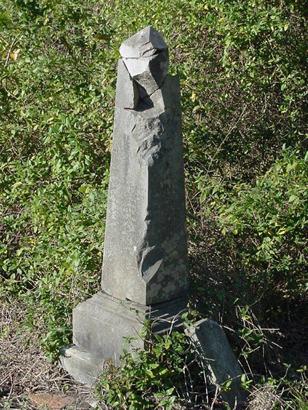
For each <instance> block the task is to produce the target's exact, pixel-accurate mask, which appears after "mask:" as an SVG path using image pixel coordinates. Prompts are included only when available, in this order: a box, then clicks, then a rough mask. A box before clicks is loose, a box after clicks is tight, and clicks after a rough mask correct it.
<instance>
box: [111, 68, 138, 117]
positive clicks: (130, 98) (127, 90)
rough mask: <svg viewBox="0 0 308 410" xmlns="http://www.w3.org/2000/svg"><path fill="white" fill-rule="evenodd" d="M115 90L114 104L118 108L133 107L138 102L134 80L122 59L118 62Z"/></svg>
mask: <svg viewBox="0 0 308 410" xmlns="http://www.w3.org/2000/svg"><path fill="white" fill-rule="evenodd" d="M117 90H119V91H118V92H117V94H116V101H115V105H116V107H119V108H128V109H132V110H133V109H135V108H136V107H137V105H138V102H139V91H138V86H137V84H136V82H135V81H134V80H133V79H132V78H131V76H130V74H129V72H128V71H127V68H126V67H125V64H124V63H123V61H122V60H119V62H118V74H117Z"/></svg>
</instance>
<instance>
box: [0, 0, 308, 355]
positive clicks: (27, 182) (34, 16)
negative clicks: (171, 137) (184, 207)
mask: <svg viewBox="0 0 308 410" xmlns="http://www.w3.org/2000/svg"><path fill="white" fill-rule="evenodd" d="M304 5H305V3H304V2H303V1H301V0H294V1H289V0H283V1H280V0H279V1H278V0H270V1H268V0H248V1H246V2H242V1H239V0H232V1H228V2H226V1H223V0H207V1H206V2H204V0H191V1H186V0H175V1H172V2H168V1H166V0H159V1H156V0H155V1H154V0H149V1H148V2H147V4H146V5H145V4H144V2H141V1H139V0H132V1H130V2H127V1H124V0H118V1H105V0H104V1H103V0H85V1H82V2H81V1H80V2H76V1H73V0H59V1H55V2H50V1H48V0H13V1H11V0H4V1H2V3H1V5H0V27H1V33H0V58H1V64H0V116H1V121H0V147H1V148H0V216H1V221H0V238H1V240H0V275H1V276H0V292H1V295H2V296H3V297H9V295H13V297H18V298H23V299H24V300H25V302H26V303H27V304H28V306H29V311H28V313H29V320H28V322H29V323H30V324H31V323H32V325H33V326H40V328H41V332H42V335H43V343H44V346H45V348H46V350H47V351H49V352H50V355H51V356H52V357H54V356H55V354H56V352H57V349H58V346H59V345H61V343H64V341H65V339H66V338H67V336H68V334H69V330H68V329H69V317H70V313H71V308H72V306H73V305H74V304H76V303H77V302H78V301H79V300H80V299H82V298H84V297H86V295H88V294H91V293H94V292H95V290H96V289H97V287H98V284H99V271H100V265H101V256H102V254H101V249H102V239H103V230H104V215H105V204H106V187H107V180H108V172H107V170H108V167H109V157H110V136H111V132H112V118H113V98H114V90H115V73H116V60H117V58H118V56H119V55H118V48H119V45H120V43H121V41H123V39H125V38H127V37H128V36H129V35H131V34H132V33H134V32H136V31H137V30H139V29H141V28H142V27H144V26H146V25H148V24H152V25H154V26H155V27H156V28H157V29H158V30H160V31H161V32H162V33H163V34H164V36H165V37H166V40H167V42H168V44H169V45H170V54H171V71H172V72H173V73H175V72H176V71H177V72H178V74H179V76H180V79H181V85H182V106H183V133H184V140H185V161H186V175H187V192H188V195H187V196H188V201H187V204H188V215H189V232H190V238H191V255H192V257H193V258H194V257H196V253H195V252H194V249H196V248H198V252H199V256H200V252H201V250H204V255H205V259H206V261H207V263H206V264H200V269H201V270H202V275H201V276H202V281H203V282H205V280H206V278H205V275H204V272H209V273H211V270H216V271H217V270H220V271H222V270H223V269H224V267H225V266H227V268H226V272H227V273H228V269H229V268H228V267H229V266H231V265H232V269H233V273H232V275H233V278H234V277H237V278H240V280H241V281H242V279H243V280H246V278H245V275H246V273H247V275H248V279H249V281H251V279H253V282H254V283H255V286H256V287H257V282H258V280H262V281H263V279H264V278H265V277H269V278H270V279H271V280H272V279H273V278H274V277H275V278H277V281H276V279H275V281H276V282H275V288H276V289H277V288H278V287H281V289H282V288H283V292H284V294H292V295H295V294H298V293H299V292H300V289H301V288H302V287H303V281H302V279H301V278H300V277H301V276H300V274H299V273H298V272H299V271H300V270H301V267H302V264H303V263H302V260H299V256H300V254H302V246H303V245H302V236H301V234H300V233H299V226H300V224H301V223H302V222H303V221H302V213H301V212H302V206H303V205H302V202H301V201H302V200H301V199H300V204H297V202H296V201H294V202H293V203H292V201H291V204H290V205H291V208H290V210H286V211H283V215H285V216H282V218H293V219H294V224H293V222H292V224H293V225H292V226H295V225H296V224H297V222H296V220H295V219H296V218H297V216H296V212H297V211H296V209H297V210H299V212H300V215H299V216H298V218H299V220H300V221H301V222H298V225H296V228H294V229H293V228H292V229H291V231H288V233H286V234H284V235H282V237H283V238H285V239H281V238H280V234H278V230H277V229H276V228H274V227H271V228H270V229H269V230H268V237H269V240H267V239H265V238H267V236H266V234H265V232H264V231H262V234H261V235H262V239H260V238H259V237H258V238H257V236H258V233H259V231H260V229H263V228H261V223H257V226H256V227H255V226H252V225H253V224H254V221H253V219H252V218H253V217H251V215H250V214H249V213H248V214H247V215H246V214H245V209H246V208H245V206H246V205H245V203H246V202H247V201H250V199H249V198H250V196H252V197H253V198H254V199H252V201H254V204H255V205H251V206H256V203H257V197H261V196H262V195H263V194H262V192H261V191H262V190H264V189H267V188H266V187H265V185H266V182H262V183H261V182H259V184H261V185H259V187H258V188H254V189H253V190H252V191H251V192H250V193H249V191H250V188H249V187H250V186H251V187H253V186H254V181H255V179H256V178H257V177H260V178H261V179H260V181H263V179H262V175H264V174H265V173H266V172H267V171H268V170H269V169H270V168H271V167H272V165H273V163H274V162H275V161H276V159H277V158H279V157H280V155H281V149H282V146H283V144H286V146H288V147H289V146H290V147H295V146H301V144H302V138H303V129H304V94H305V87H304V64H305V46H306V40H305V34H304V33H305V18H304ZM274 169H276V168H275V166H274V168H273V170H274ZM269 172H270V173H269V174H266V176H265V177H264V178H265V180H264V181H269V178H278V179H279V178H280V177H278V176H277V177H275V176H274V174H275V173H276V174H277V175H278V174H279V173H278V171H277V170H276V171H269ZM271 172H272V173H271ZM294 172H297V171H294ZM276 174H275V175H276ZM291 174H292V173H291ZM291 174H290V175H289V176H285V177H283V178H282V179H281V178H280V182H277V183H276V185H274V187H273V188H271V190H270V191H269V193H268V195H267V196H266V198H267V201H269V205H268V206H269V207H273V206H274V207H275V206H276V202H277V199H275V198H272V197H270V195H272V194H273V195H278V194H277V192H278V191H279V189H283V190H284V188H285V187H284V186H283V184H284V183H285V182H287V181H289V180H290V178H291V180H292V181H293V180H294V179H292V178H293V177H292V175H293V174H292V175H291ZM294 178H295V179H296V178H297V177H294ZM274 184H275V183H274ZM279 184H280V185H279ZM300 186H301V187H302V182H300ZM239 188H240V189H243V190H244V191H243V197H241V199H240V198H239V197H238V194H237V192H238V189H239ZM300 189H302V188H300ZM289 193H291V190H289ZM293 195H295V196H296V197H298V198H301V195H302V194H301V193H299V194H297V193H295V192H293ZM204 198H207V199H206V201H204ZM283 198H285V201H286V200H287V199H286V198H287V194H283ZM233 201H234V204H236V203H237V204H238V206H239V209H241V212H242V213H241V214H240V210H238V213H237V211H236V212H235V211H230V209H232V203H233ZM239 201H240V202H239ZM245 201H246V202H245ZM282 201H284V199H282ZM278 202H279V201H278ZM221 203H222V204H226V205H225V208H223V206H224V205H223V206H222V207H221ZM264 206H265V205H264ZM279 206H280V205H279ZM288 206H289V205H288ZM235 207H236V205H234V206H233V209H234V208H235ZM216 208H217V209H220V208H221V212H220V211H219V212H220V213H219V212H218V213H219V215H218V216H217V212H216ZM228 209H229V211H228ZM249 209H250V210H251V209H252V208H251V207H250V208H249V207H248V210H249ZM249 212H251V211H249ZM258 212H259V211H258ZM263 212H265V208H263V210H260V212H259V216H260V218H261V216H262V217H263ZM292 212H293V213H292ZM231 214H233V217H232V218H233V219H232V218H231ZM228 215H229V216H228ZM266 220H269V219H266ZM284 220H285V219H284ZM274 223H275V222H273V224H274ZM238 224H239V225H241V224H242V225H245V228H244V227H242V228H241V229H240V230H239V234H237V235H235V234H234V227H235V225H238ZM278 224H281V225H280V228H283V227H285V226H286V227H287V228H288V227H290V226H291V222H290V224H289V223H288V222H286V224H285V222H281V223H280V220H279V221H278ZM248 226H249V228H248ZM223 230H224V231H226V233H227V234H226V235H225V237H223V235H222V231H223ZM227 231H228V232H227ZM229 231H230V232H229ZM251 232H252V235H254V237H255V238H257V239H256V240H257V242H256V244H254V243H252V241H249V238H247V235H250V233H251ZM245 235H246V239H247V241H246V242H245ZM272 235H274V236H273V237H272ZM290 237H291V242H292V244H290V246H291V247H292V249H291V248H290V246H289V244H287V241H288V240H289V238H290ZM204 238H208V240H207V241H205V240H204ZM277 238H279V240H277ZM287 238H288V239H287ZM230 241H231V242H232V247H231V250H232V252H231V253H230V252H229V244H230ZM266 241H268V243H269V246H270V251H267V250H266V246H267V245H268V244H267V242H266ZM204 242H206V245H203V243H204ZM244 242H245V246H246V245H247V246H248V245H249V249H248V248H247V250H245V252H242V250H241V246H243V245H242V244H243V243H244ZM237 246H239V247H240V249H239V250H237V248H236V247H237ZM262 247H263V248H262ZM286 247H287V248H288V252H289V250H290V251H291V253H292V255H291V261H289V260H288V256H284V258H283V260H281V261H279V263H278V259H279V258H280V256H281V254H282V252H284V249H286ZM261 248H262V249H261ZM213 249H214V251H213ZM226 249H227V251H226ZM272 251H273V252H274V256H273V255H272V256H273V257H272V261H273V260H274V261H275V263H274V265H275V266H272V264H271V263H269V260H266V257H267V256H266V252H267V254H268V253H270V252H272ZM256 252H259V253H258V255H257V256H256ZM238 254H240V260H241V261H243V262H245V264H246V265H245V266H250V267H251V266H254V264H255V263H256V266H257V268H256V269H255V270H254V269H252V270H249V269H250V268H249V269H246V268H245V269H246V270H241V269H240V267H239V266H238ZM250 257H252V259H251V260H249V261H248V258H250ZM209 265H210V267H209ZM261 265H262V266H263V268H264V269H263V268H262V270H261ZM268 268H269V269H270V270H269V271H268V272H267V273H266V274H265V273H264V272H265V270H267V269H268ZM290 270H293V271H294V272H296V274H295V275H294V280H291V279H290V280H289V277H288V273H287V272H289V271H290ZM243 272H244V273H243ZM227 273H226V276H227ZM295 276H296V279H295ZM285 278H287V282H285ZM273 280H274V279H273ZM262 283H263V282H262ZM300 283H301V285H300ZM289 285H290V286H291V287H292V289H290V290H289V289H288V286H289ZM215 292H216V293H218V292H217V291H216V290H215ZM235 292H236V296H240V297H242V296H243V297H244V292H243V291H242V289H239V290H236V291H235ZM205 299H206V294H205V293H203V295H202V297H201V300H203V301H204V300H205ZM42 318H46V323H43V321H42ZM47 318H49V319H47Z"/></svg>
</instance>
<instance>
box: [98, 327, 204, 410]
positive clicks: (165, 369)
mask: <svg viewBox="0 0 308 410" xmlns="http://www.w3.org/2000/svg"><path fill="white" fill-rule="evenodd" d="M145 330H146V332H147V337H146V348H145V350H141V349H138V348H135V349H133V352H130V353H129V352H128V351H126V352H125V353H124V354H123V356H122V361H121V367H120V368H116V367H114V366H113V365H112V364H109V366H108V367H107V369H106V370H105V371H104V373H103V374H102V376H101V378H100V381H99V383H98V384H97V392H98V397H99V398H100V400H102V402H103V403H105V404H107V405H109V406H110V407H111V408H117V409H153V408H163V409H173V408H174V406H175V405H180V404H182V405H185V403H186V404H187V403H190V401H191V400H197V397H198V389H200V387H203V385H204V383H205V378H204V379H202V377H203V373H204V369H203V367H202V363H201V362H200V361H198V358H197V355H196V353H195V351H194V348H193V347H192V344H191V341H190V340H189V338H188V337H186V336H185V335H184V334H183V333H181V332H179V331H176V330H174V331H173V332H172V333H170V334H165V335H157V334H152V333H151V332H149V328H148V327H146V328H145ZM200 382H201V383H200ZM198 383H199V384H198ZM199 393H200V392H199ZM194 396H195V397H194Z"/></svg>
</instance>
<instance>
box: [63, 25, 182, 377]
mask: <svg viewBox="0 0 308 410" xmlns="http://www.w3.org/2000/svg"><path fill="white" fill-rule="evenodd" d="M120 54H121V57H122V58H121V59H120V60H119V62H118V74H117V86H116V100H115V119H114V133H113V145H112V154H111V172H110V183H109V192H108V205H107V221H106V232H105V243H104V257H103V269H102V285H101V287H102V290H101V292H99V293H97V294H95V295H94V296H93V297H92V298H90V299H88V300H86V301H85V302H82V303H80V304H79V305H78V306H77V307H76V308H75V309H74V311H73V343H74V345H73V346H72V347H70V348H67V349H65V351H64V352H63V355H62V357H61V362H62V365H63V367H64V368H65V369H66V370H67V371H68V372H69V373H70V374H71V375H72V376H73V377H74V378H75V379H77V380H78V381H80V382H82V383H87V384H92V383H93V382H94V381H95V378H96V377H97V375H98V374H99V373H100V371H101V370H102V367H103V364H104V361H105V360H108V359H112V360H114V361H115V363H119V357H120V354H121V352H122V349H123V342H124V339H125V337H127V336H137V334H138V331H139V330H140V328H141V327H142V323H143V321H144V320H145V319H146V318H149V319H153V320H154V319H155V320H154V322H155V324H156V325H155V327H154V331H157V332H160V331H164V330H165V329H166V327H170V321H172V322H175V323H176V320H177V318H178V317H179V314H180V312H182V311H183V310H184V309H185V307H186V295H187V289H188V280H187V268H186V260H187V243H186V233H185V193H184V169H183V154H182V137H181V110H180V87H179V80H178V78H177V77H173V76H171V75H169V74H168V47H167V45H166V43H165V41H164V39H163V37H162V36H161V34H160V33H159V32H157V31H156V30H154V29H153V28H152V27H146V28H145V29H143V30H141V31H140V32H138V33H137V34H135V35H133V36H132V37H130V38H129V39H128V40H126V41H124V43H123V44H122V45H121V48H120ZM137 340H138V339H137ZM142 343H143V341H142V340H141V339H139V344H140V345H141V346H142Z"/></svg>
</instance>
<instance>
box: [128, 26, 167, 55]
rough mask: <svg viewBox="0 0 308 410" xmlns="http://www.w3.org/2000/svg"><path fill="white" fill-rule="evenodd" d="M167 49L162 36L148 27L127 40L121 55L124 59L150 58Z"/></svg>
mask: <svg viewBox="0 0 308 410" xmlns="http://www.w3.org/2000/svg"><path fill="white" fill-rule="evenodd" d="M167 49H168V47H167V44H166V43H165V41H164V39H163V37H162V35H161V34H160V33H159V32H158V31H156V30H155V29H154V28H153V27H151V26H148V27H145V28H144V29H143V30H141V31H139V32H138V33H136V34H134V35H133V36H131V37H130V38H129V39H127V40H125V41H124V42H123V43H122V45H121V47H120V54H121V56H122V57H123V58H140V57H150V56H152V55H154V54H156V53H157V51H160V50H167Z"/></svg>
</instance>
